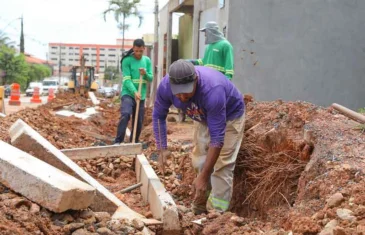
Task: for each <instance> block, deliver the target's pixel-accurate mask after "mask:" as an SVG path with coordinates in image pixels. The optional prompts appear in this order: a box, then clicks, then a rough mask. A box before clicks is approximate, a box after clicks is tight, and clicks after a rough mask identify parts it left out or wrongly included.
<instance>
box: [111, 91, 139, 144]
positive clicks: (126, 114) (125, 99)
mask: <svg viewBox="0 0 365 235" xmlns="http://www.w3.org/2000/svg"><path fill="white" fill-rule="evenodd" d="M136 106H137V104H136V101H135V99H134V98H132V97H130V96H128V95H124V96H122V103H121V108H120V114H121V115H120V120H119V125H118V130H117V137H116V138H115V141H114V142H115V143H122V142H124V137H125V131H126V129H127V126H128V122H129V119H130V116H131V115H132V130H131V137H130V142H132V140H133V128H134V120H135V116H136ZM143 117H144V100H141V101H140V105H139V113H138V123H137V132H136V143H138V142H139V136H140V134H141V131H142V126H143Z"/></svg>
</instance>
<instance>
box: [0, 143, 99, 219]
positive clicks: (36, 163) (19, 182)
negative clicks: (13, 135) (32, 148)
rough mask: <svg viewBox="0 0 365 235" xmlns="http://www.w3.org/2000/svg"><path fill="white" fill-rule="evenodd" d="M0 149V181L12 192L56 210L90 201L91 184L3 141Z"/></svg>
mask: <svg viewBox="0 0 365 235" xmlns="http://www.w3.org/2000/svg"><path fill="white" fill-rule="evenodd" d="M0 149H1V154H0V181H1V183H2V184H4V185H6V186H7V187H9V188H10V189H12V190H14V191H15V192H17V193H20V194H22V195H23V196H25V197H26V198H28V199H30V200H32V201H34V202H36V203H38V204H40V205H41V206H43V207H45V208H47V209H49V210H51V211H54V212H57V213H60V212H64V211H66V210H70V209H72V210H80V209H86V208H87V207H88V206H90V204H91V203H92V202H93V200H94V197H95V189H94V188H93V187H91V186H90V185H88V184H86V183H84V182H82V181H80V180H78V179H76V178H75V177H72V176H71V175H68V174H66V173H65V172H63V171H60V170H59V169H57V168H55V167H53V166H51V165H49V164H47V163H45V162H43V161H41V160H39V159H37V158H35V157H33V156H31V155H29V154H28V153H25V152H23V151H21V150H19V149H17V148H15V147H13V146H11V145H9V144H7V143H5V142H2V141H0Z"/></svg>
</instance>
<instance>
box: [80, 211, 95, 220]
mask: <svg viewBox="0 0 365 235" xmlns="http://www.w3.org/2000/svg"><path fill="white" fill-rule="evenodd" d="M91 217H95V213H94V212H93V211H90V210H83V211H81V213H80V218H81V219H89V218H91Z"/></svg>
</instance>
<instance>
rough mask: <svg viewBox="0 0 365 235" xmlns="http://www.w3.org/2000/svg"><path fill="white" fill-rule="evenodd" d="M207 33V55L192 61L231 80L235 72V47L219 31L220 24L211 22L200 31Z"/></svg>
mask: <svg viewBox="0 0 365 235" xmlns="http://www.w3.org/2000/svg"><path fill="white" fill-rule="evenodd" d="M200 31H202V32H205V44H207V47H206V48H205V53H204V57H203V59H197V60H190V61H191V62H192V63H193V64H194V65H204V66H207V67H211V68H213V69H215V70H218V71H219V72H221V73H223V74H224V75H225V76H226V77H227V78H228V79H229V80H231V79H232V77H233V74H234V71H233V64H234V63H233V47H232V45H231V43H230V42H229V41H228V40H227V39H226V38H225V37H224V35H223V33H222V32H221V31H219V27H218V24H217V23H216V22H214V21H210V22H208V23H206V24H205V27H204V28H202V29H200Z"/></svg>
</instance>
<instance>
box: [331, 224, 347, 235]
mask: <svg viewBox="0 0 365 235" xmlns="http://www.w3.org/2000/svg"><path fill="white" fill-rule="evenodd" d="M333 235H347V233H346V232H345V229H343V228H341V227H338V226H337V227H336V228H335V229H334V230H333Z"/></svg>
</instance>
